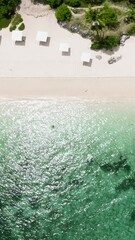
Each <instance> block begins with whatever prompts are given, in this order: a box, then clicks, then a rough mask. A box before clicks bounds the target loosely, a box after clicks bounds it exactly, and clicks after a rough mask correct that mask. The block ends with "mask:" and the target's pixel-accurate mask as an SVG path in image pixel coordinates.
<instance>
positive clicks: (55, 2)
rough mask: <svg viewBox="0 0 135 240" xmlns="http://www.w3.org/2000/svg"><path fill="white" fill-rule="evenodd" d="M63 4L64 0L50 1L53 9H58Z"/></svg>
mask: <svg viewBox="0 0 135 240" xmlns="http://www.w3.org/2000/svg"><path fill="white" fill-rule="evenodd" d="M62 3H63V0H48V4H49V5H50V7H51V8H57V7H59V6H60V5H61V4H62Z"/></svg>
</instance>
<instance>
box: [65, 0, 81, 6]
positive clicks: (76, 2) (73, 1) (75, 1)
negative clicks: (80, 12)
mask: <svg viewBox="0 0 135 240" xmlns="http://www.w3.org/2000/svg"><path fill="white" fill-rule="evenodd" d="M64 2H65V3H66V4H67V5H69V6H71V7H79V6H80V5H81V1H80V0H65V1H64Z"/></svg>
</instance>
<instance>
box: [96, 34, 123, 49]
mask: <svg viewBox="0 0 135 240" xmlns="http://www.w3.org/2000/svg"><path fill="white" fill-rule="evenodd" d="M119 44H120V37H119V36H116V35H114V36H107V37H105V38H102V39H99V40H94V42H93V43H92V45H91V49H94V50H96V49H103V48H105V49H106V50H111V49H113V48H115V47H117V46H118V45H119Z"/></svg>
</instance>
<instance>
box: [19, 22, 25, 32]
mask: <svg viewBox="0 0 135 240" xmlns="http://www.w3.org/2000/svg"><path fill="white" fill-rule="evenodd" d="M18 29H19V30H20V31H23V30H24V29H25V25H24V23H21V25H20V26H19V27H18Z"/></svg>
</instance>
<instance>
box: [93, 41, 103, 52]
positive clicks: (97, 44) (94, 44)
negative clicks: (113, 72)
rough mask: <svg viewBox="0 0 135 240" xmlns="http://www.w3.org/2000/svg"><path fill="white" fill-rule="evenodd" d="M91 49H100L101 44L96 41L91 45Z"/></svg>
mask: <svg viewBox="0 0 135 240" xmlns="http://www.w3.org/2000/svg"><path fill="white" fill-rule="evenodd" d="M91 49H93V50H99V49H102V43H101V42H98V41H94V42H93V43H92V44H91Z"/></svg>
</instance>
